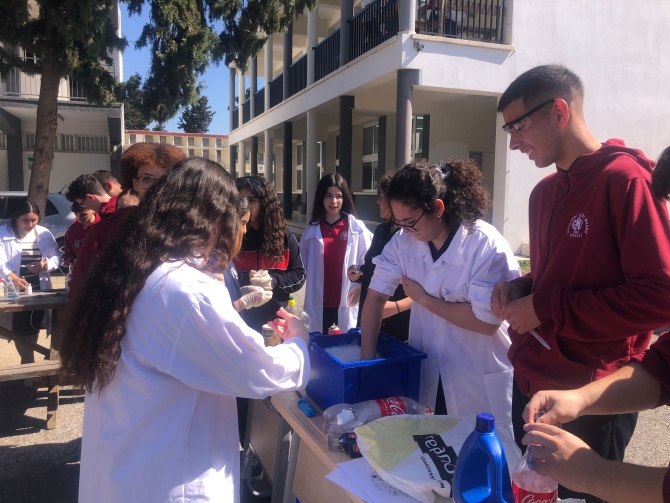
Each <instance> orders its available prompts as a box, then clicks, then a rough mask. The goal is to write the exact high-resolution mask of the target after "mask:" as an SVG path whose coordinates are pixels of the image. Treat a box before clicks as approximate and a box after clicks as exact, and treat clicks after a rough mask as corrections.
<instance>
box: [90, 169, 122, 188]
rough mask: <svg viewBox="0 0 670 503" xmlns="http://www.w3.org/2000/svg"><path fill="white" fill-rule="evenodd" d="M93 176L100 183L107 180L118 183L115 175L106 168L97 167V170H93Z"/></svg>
mask: <svg viewBox="0 0 670 503" xmlns="http://www.w3.org/2000/svg"><path fill="white" fill-rule="evenodd" d="M93 176H94V177H96V178H97V179H98V181H99V182H100V183H101V184H105V183H107V182H113V183H119V181H118V180H117V179H116V177H115V176H114V175H112V172H111V171H107V170H106V169H99V170H98V171H95V172H93Z"/></svg>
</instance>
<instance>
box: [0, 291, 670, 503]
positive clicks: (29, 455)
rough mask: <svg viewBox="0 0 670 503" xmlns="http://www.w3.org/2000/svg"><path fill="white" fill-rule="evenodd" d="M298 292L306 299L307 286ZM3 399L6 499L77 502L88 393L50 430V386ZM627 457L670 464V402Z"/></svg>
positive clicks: (5, 356) (0, 483)
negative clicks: (46, 418)
mask: <svg viewBox="0 0 670 503" xmlns="http://www.w3.org/2000/svg"><path fill="white" fill-rule="evenodd" d="M296 297H297V299H296V301H297V303H298V304H302V301H303V299H304V292H299V294H298V295H297V296H296ZM41 342H42V343H44V342H47V341H44V340H42V341H41ZM47 343H48V342H47ZM17 356H18V355H17V354H16V350H15V349H14V345H13V343H12V344H9V343H7V341H4V340H0V367H2V366H5V365H8V364H15V363H18V359H17ZM40 358H41V357H40ZM0 404H1V405H0V411H1V412H2V413H1V414H0V502H4V501H7V502H12V503H32V502H39V503H42V502H50V503H74V502H76V501H77V484H78V480H79V453H80V449H81V427H82V420H83V412H84V403H83V396H81V395H80V394H79V393H77V392H76V391H75V390H73V389H72V388H65V389H64V390H63V391H62V392H61V407H60V409H59V427H58V428H57V429H55V430H50V431H47V430H44V429H43V427H44V422H45V417H46V388H40V389H37V390H33V389H28V388H24V387H23V382H22V381H20V382H3V383H0ZM626 460H627V461H630V462H633V463H638V464H644V465H649V466H667V465H668V461H669V460H670V408H668V407H663V408H661V409H657V410H653V411H647V412H643V413H641V414H640V420H639V422H638V426H637V429H636V431H635V435H634V436H633V440H632V441H631V444H630V446H629V448H628V450H627V452H626Z"/></svg>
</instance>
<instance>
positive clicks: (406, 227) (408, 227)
mask: <svg viewBox="0 0 670 503" xmlns="http://www.w3.org/2000/svg"><path fill="white" fill-rule="evenodd" d="M426 211H428V210H423V213H421V215H419V218H417V219H416V220H415V221H414V223H413V224H412V225H407V224H401V223H400V222H398V221H397V220H396V219H395V217H393V218H391V221H392V222H393V223H394V224H395V225H397V226H398V227H400V228H401V229H403V230H407V231H408V232H416V227H415V225H416V224H418V223H419V220H421V218H422V217H423V216H424V215H425V214H426Z"/></svg>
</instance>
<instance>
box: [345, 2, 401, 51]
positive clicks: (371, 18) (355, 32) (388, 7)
mask: <svg viewBox="0 0 670 503" xmlns="http://www.w3.org/2000/svg"><path fill="white" fill-rule="evenodd" d="M350 33H351V52H350V58H351V60H352V61H353V60H354V59H356V58H358V57H359V56H362V55H363V54H365V53H366V52H368V51H369V50H371V49H374V48H375V47H377V46H378V45H380V44H382V43H383V42H386V41H387V40H388V39H390V38H391V37H394V36H396V35H397V34H398V0H376V1H375V2H372V3H371V4H370V5H368V6H367V7H366V8H365V9H363V10H362V11H360V12H359V13H358V14H356V15H355V16H354V17H353V18H352V19H351V21H350Z"/></svg>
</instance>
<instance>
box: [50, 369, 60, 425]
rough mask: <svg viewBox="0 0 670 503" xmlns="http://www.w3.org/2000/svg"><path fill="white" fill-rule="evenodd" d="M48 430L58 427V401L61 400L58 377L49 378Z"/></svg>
mask: <svg viewBox="0 0 670 503" xmlns="http://www.w3.org/2000/svg"><path fill="white" fill-rule="evenodd" d="M47 380H48V383H47V386H48V389H49V392H48V395H47V430H53V429H54V428H57V427H58V400H59V398H60V381H59V379H58V376H50V377H47Z"/></svg>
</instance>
